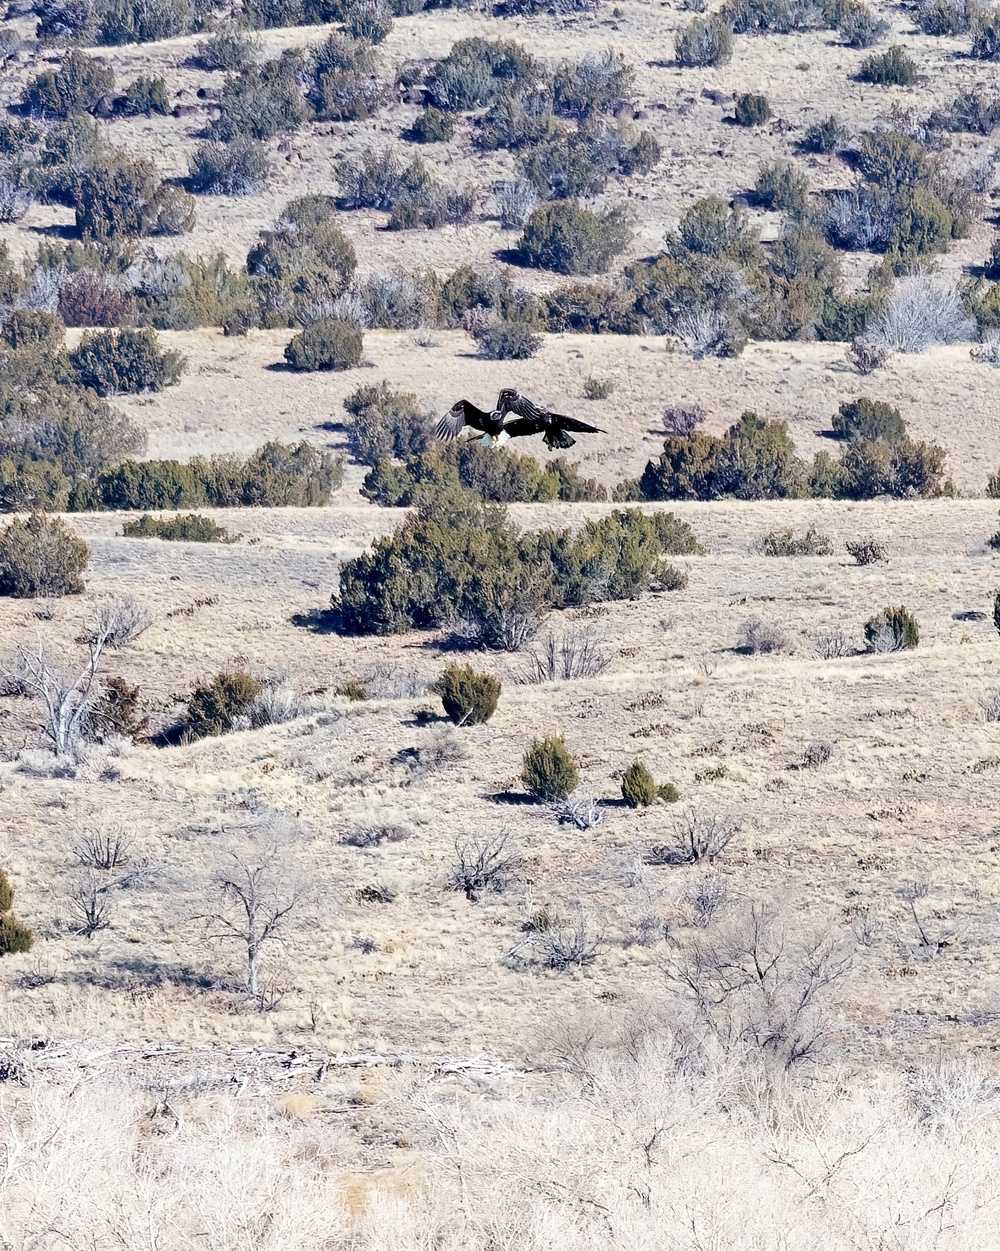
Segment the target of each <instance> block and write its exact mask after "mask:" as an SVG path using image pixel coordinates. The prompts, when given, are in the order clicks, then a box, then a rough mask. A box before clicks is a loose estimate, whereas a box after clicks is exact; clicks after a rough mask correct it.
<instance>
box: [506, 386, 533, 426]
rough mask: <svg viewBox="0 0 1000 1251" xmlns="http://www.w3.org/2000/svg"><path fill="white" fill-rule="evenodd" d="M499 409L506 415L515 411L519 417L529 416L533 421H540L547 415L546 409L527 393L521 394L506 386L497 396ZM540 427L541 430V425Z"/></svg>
mask: <svg viewBox="0 0 1000 1251" xmlns="http://www.w3.org/2000/svg"><path fill="white" fill-rule="evenodd" d="M497 411H498V412H499V413H502V414H503V415H504V416H506V415H507V413H515V414H516V415H517V416H518V417H528V418H530V419H531V420H533V421H540V420H542V419H543V418H544V416H545V410H544V409H541V408H539V407H538V405H537V404H533V403H532V402H531V400H529V399H528V397H527V396H526V395H521V394H520V393H519V392H518V391H515V390H513V389H512V388H511V387H505V388H504V389H503V390H502V391H501V392H500V394H499V396H498V397H497ZM508 429H509V427H508ZM538 429H539V430H540V429H541V426H539V427H538Z"/></svg>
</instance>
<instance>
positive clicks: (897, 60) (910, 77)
mask: <svg viewBox="0 0 1000 1251" xmlns="http://www.w3.org/2000/svg"><path fill="white" fill-rule="evenodd" d="M857 76H858V81H859V82H863V83H873V84H875V85H876V86H879V87H912V86H913V84H914V83H915V82H916V81H917V79H918V77H919V70H918V69H917V63H916V61H914V60H913V58H912V57H911V56H908V55H907V53H906V50H905V49H904V48H902V47H900V46H899V45H898V44H897V45H894V46H893V47H891V48H889V49H888V50H887V51H886V52H874V53H872V55H871V56H869V57H865V59H864V60H863V61H862V62H861V66H860V68H859V70H858V75H857Z"/></svg>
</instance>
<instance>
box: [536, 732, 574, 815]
mask: <svg viewBox="0 0 1000 1251" xmlns="http://www.w3.org/2000/svg"><path fill="white" fill-rule="evenodd" d="M521 781H522V782H523V783H524V786H525V789H526V790H527V791H528V793H529V794H530V795H534V796H535V797H536V798H537V799H541V800H544V801H546V802H548V801H551V800H556V799H566V798H567V797H568V796H569V795H570V793H571V792H572V791H575V790H576V788H577V786H578V785H579V783H580V770H579V767H578V765H577V763H576V761H575V760H574V759H573V757H572V756H571V755H570V753H569V751H568V749H567V747H566V743H565V741H564V740H563V738H562V736H561V735H546V736H545V738H536V739H534V740H533V741H532V744H531V746H530V747H529V748H528V750H527V751H526V752H525V753H524V760H523V761H522V764H521Z"/></svg>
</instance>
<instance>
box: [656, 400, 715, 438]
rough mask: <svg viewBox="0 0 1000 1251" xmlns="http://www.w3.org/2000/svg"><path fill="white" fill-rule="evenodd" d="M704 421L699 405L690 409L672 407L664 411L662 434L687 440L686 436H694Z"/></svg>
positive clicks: (703, 414) (703, 412)
mask: <svg viewBox="0 0 1000 1251" xmlns="http://www.w3.org/2000/svg"><path fill="white" fill-rule="evenodd" d="M704 420H705V410H704V409H703V408H702V407H701V406H700V405H699V404H695V405H694V406H693V407H691V408H678V407H676V406H673V407H671V408H668V409H665V410H664V413H663V433H664V434H673V435H678V436H679V437H680V438H687V437H688V435H691V434H694V432H695V430H697V428H698V427H699V426H700V425H701V423H702V422H703V421H704Z"/></svg>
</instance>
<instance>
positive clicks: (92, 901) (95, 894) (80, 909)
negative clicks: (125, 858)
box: [68, 871, 112, 938]
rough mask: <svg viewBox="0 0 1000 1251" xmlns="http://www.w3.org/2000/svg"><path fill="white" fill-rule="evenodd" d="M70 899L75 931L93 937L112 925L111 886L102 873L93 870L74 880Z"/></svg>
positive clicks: (86, 936)
mask: <svg viewBox="0 0 1000 1251" xmlns="http://www.w3.org/2000/svg"><path fill="white" fill-rule="evenodd" d="M68 900H69V906H70V912H71V914H72V918H73V930H74V932H75V933H77V934H80V935H82V937H84V938H92V937H93V935H94V934H96V933H97V932H98V931H99V930H106V929H107V928H108V927H109V926H110V924H111V912H112V908H111V886H110V883H109V882H108V881H107V879H106V878H104V877H102V876H101V875H100V874H98V873H95V872H93V871H91V872H89V873H86V874H84V875H83V876H82V877H81V878H79V879H78V880H77V881H76V882H74V883H73V885H72V887H71V888H70V891H69V895H68Z"/></svg>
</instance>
